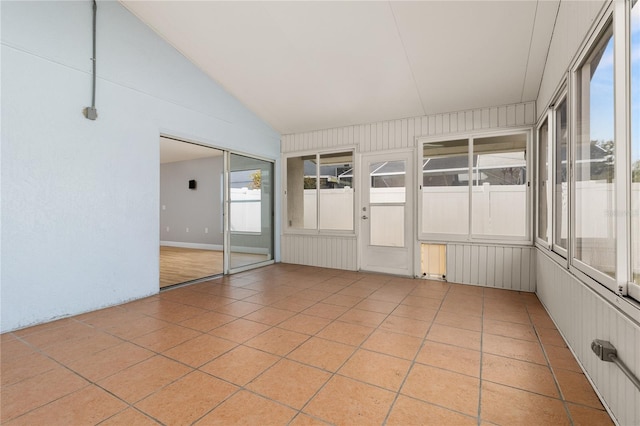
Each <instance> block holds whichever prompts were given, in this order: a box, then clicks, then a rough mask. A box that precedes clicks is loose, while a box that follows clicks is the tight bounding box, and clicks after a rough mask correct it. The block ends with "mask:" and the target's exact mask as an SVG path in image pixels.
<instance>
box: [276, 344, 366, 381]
mask: <svg viewBox="0 0 640 426" xmlns="http://www.w3.org/2000/svg"><path fill="white" fill-rule="evenodd" d="M355 350H356V348H355V347H354V346H351V345H346V344H344V343H338V342H334V341H332V340H326V339H320V338H318V337H312V338H310V339H309V340H307V341H306V342H304V343H303V344H302V345H300V347H299V348H297V349H296V350H294V351H293V352H291V353H290V354H289V355H287V358H289V359H293V360H296V361H299V362H302V363H304V364H309V365H313V366H314V367H318V368H321V369H323V370H327V371H331V372H335V371H336V370H338V368H340V366H341V365H342V364H344V362H345V361H346V360H347V359H348V358H349V357H350V356H351V354H353V352H354V351H355Z"/></svg>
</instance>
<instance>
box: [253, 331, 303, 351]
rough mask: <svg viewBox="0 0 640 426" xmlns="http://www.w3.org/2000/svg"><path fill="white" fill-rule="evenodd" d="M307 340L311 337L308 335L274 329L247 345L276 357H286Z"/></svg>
mask: <svg viewBox="0 0 640 426" xmlns="http://www.w3.org/2000/svg"><path fill="white" fill-rule="evenodd" d="M307 339H309V336H308V335H306V334H302V333H296V332H295V331H289V330H284V329H281V328H275V327H274V328H272V329H269V330H267V331H265V332H264V333H262V334H261V335H259V336H256V337H254V338H253V339H251V340H248V341H247V342H246V343H245V344H246V345H247V346H251V347H252V348H256V349H260V350H262V351H265V352H269V353H271V354H274V355H279V356H284V355H286V354H288V353H289V352H291V351H292V350H294V349H295V348H297V347H298V346H300V345H301V344H302V342H304V341H305V340H307Z"/></svg>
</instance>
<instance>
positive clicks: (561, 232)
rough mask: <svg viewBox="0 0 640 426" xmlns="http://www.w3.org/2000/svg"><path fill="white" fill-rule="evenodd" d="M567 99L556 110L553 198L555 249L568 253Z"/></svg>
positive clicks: (564, 253)
mask: <svg viewBox="0 0 640 426" xmlns="http://www.w3.org/2000/svg"><path fill="white" fill-rule="evenodd" d="M567 118H568V116H567V99H566V97H565V98H564V99H563V100H562V101H560V103H559V105H558V106H557V107H556V109H555V110H554V123H555V138H554V142H555V155H554V175H553V181H554V187H555V190H554V198H553V210H554V216H553V229H554V233H553V249H554V250H555V251H556V252H559V253H560V254H562V255H564V256H565V257H566V255H567V247H568V243H567V241H568V238H569V181H568V173H567V164H568V163H567V159H568V156H567V152H568V151H567V148H568V141H569V136H568V131H569V128H568V125H567V124H568V121H567Z"/></svg>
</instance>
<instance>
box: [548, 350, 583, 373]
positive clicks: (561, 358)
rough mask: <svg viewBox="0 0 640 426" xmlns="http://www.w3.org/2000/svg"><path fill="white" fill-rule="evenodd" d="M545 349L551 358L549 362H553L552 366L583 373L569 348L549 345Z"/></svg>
mask: <svg viewBox="0 0 640 426" xmlns="http://www.w3.org/2000/svg"><path fill="white" fill-rule="evenodd" d="M544 351H545V353H546V354H547V357H548V358H549V364H551V367H552V368H554V369H556V368H561V369H563V370H570V371H574V372H576V373H582V369H581V368H580V366H579V365H578V363H577V362H576V359H575V358H574V357H573V354H572V353H571V351H570V350H569V348H567V347H561V346H552V345H547V346H545V347H544Z"/></svg>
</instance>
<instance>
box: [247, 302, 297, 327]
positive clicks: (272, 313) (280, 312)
mask: <svg viewBox="0 0 640 426" xmlns="http://www.w3.org/2000/svg"><path fill="white" fill-rule="evenodd" d="M295 314H296V313H295V312H293V311H285V310H284V309H276V308H272V307H270V306H266V307H264V308H262V309H258V310H257V311H255V312H252V313H250V314H249V315H247V316H245V317H244V318H245V319H248V320H249V321H255V322H259V323H262V324H267V325H277V324H280V323H281V322H282V321H284V320H286V319H288V318H291V317H292V316H294V315H295Z"/></svg>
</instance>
